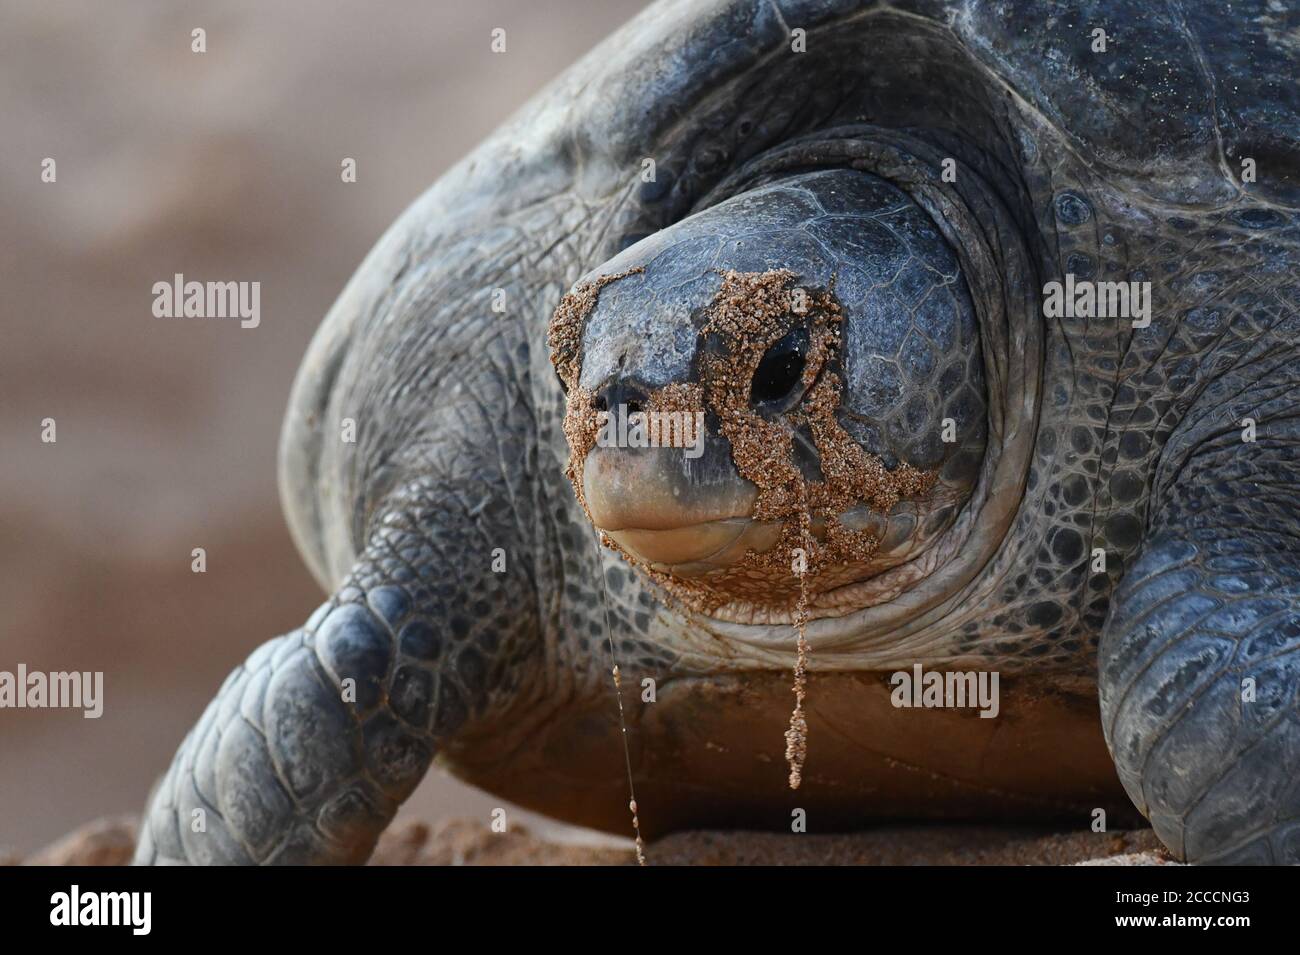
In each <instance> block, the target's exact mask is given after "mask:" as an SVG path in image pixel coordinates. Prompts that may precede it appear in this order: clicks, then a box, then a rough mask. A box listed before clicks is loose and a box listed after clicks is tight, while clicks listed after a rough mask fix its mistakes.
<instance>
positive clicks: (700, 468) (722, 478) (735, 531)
mask: <svg viewBox="0 0 1300 955" xmlns="http://www.w3.org/2000/svg"><path fill="white" fill-rule="evenodd" d="M707 443H708V444H714V445H716V444H724V445H725V442H717V441H710V442H707ZM723 450H724V453H723V454H722V455H720V456H718V455H711V454H708V453H706V454H705V455H704V457H703V458H702V459H701V462H702V463H700V464H698V465H697V464H695V463H693V462H689V461H688V460H687V459H685V458H684V456H683V454H682V451H681V449H678V448H638V449H633V448H604V447H595V448H592V450H591V452H590V453H589V454H588V455H587V459H586V462H585V464H584V466H583V475H582V486H583V494H584V496H585V497H586V500H587V510H588V512H589V513H590V514H591V520H592V523H594V524H595V525H596V527H597V528H599V529H600V530H602V531H604V532H605V533H606V534H608V535H609V536H610V537H611V538H612V539H613V540H614V541H615V542H616V543H617V544H618V545H619V546H620V547H622V548H623V549H624V550H625V551H627V552H628V553H629V554H631V555H632V556H634V557H636V558H637V559H638V560H641V561H644V562H645V563H646V564H647V565H648V566H649V567H650V568H651V569H652V570H658V571H661V572H664V573H668V574H672V575H673V576H677V577H698V576H700V575H701V574H706V573H709V572H710V571H715V570H723V569H725V568H727V567H730V566H731V565H733V564H735V563H736V562H738V561H739V560H740V559H741V558H743V557H744V556H745V554H746V552H748V551H750V550H754V551H758V552H760V553H761V552H763V551H767V550H770V549H771V548H772V547H774V546H775V545H776V543H777V541H778V540H779V539H780V536H781V525H780V524H779V523H767V522H761V521H755V520H753V519H752V518H751V517H750V514H751V511H752V509H753V506H754V500H755V498H756V497H757V489H756V488H755V487H754V485H753V484H751V483H750V482H749V481H746V480H745V479H744V478H742V477H741V476H740V475H739V474H738V473H737V472H736V470H735V466H734V465H733V464H732V463H731V459H730V456H729V455H726V454H725V448H724V449H723Z"/></svg>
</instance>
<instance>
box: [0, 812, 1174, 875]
mask: <svg viewBox="0 0 1300 955" xmlns="http://www.w3.org/2000/svg"><path fill="white" fill-rule="evenodd" d="M134 844H135V822H134V819H132V818H122V819H105V820H101V821H99V822H96V823H92V824H90V825H88V826H85V827H83V828H82V829H79V830H77V831H76V832H73V833H70V834H69V835H67V836H65V837H64V838H62V839H60V840H59V841H57V842H55V843H54V844H53V845H50V846H48V847H46V848H44V849H42V850H39V851H38V852H35V853H32V854H31V855H29V856H27V857H26V858H23V857H22V856H21V855H20V854H18V853H12V852H11V853H9V854H7V855H6V854H4V853H2V852H0V864H10V865H15V864H22V863H25V864H27V865H122V864H124V863H126V862H127V861H129V859H130V857H131V850H132V848H133V846H134ZM646 857H647V862H648V864H650V865H710V866H730V865H1168V864H1171V863H1170V860H1169V857H1168V855H1167V854H1166V853H1165V852H1164V850H1163V849H1161V848H1160V844H1159V842H1158V841H1157V840H1156V837H1155V834H1154V833H1153V832H1151V831H1150V830H1149V829H1142V830H1134V831H1129V832H1109V833H1042V832H1034V831H1030V830H1023V829H1012V828H1001V827H990V826H927V827H888V828H881V829H877V830H873V831H870V832H861V833H852V834H840V835H816V834H803V835H782V834H779V833H758V832H684V833H677V834H675V835H671V836H667V837H665V838H663V839H661V840H659V841H658V842H655V843H653V844H651V845H650V846H649V848H648V850H647V853H646ZM635 863H636V858H635V855H634V853H633V851H632V848H631V846H630V845H620V844H618V843H616V842H614V841H612V840H608V841H607V842H606V844H604V845H572V844H569V845H565V844H558V843H555V842H550V841H547V840H544V839H541V838H538V837H537V836H534V835H533V834H531V833H530V832H529V831H528V830H527V828H526V827H524V826H519V825H515V826H514V827H513V828H512V829H510V830H509V831H507V832H503V833H499V832H493V831H491V829H490V828H489V827H488V825H487V824H485V823H483V822H481V821H477V820H472V819H463V818H461V819H444V820H443V821H441V822H439V823H437V824H435V825H430V824H428V823H425V822H419V821H408V822H404V823H401V824H399V825H395V826H394V827H393V828H392V829H391V830H389V831H388V832H386V833H385V834H384V836H383V837H382V839H381V840H380V843H379V846H378V848H377V849H376V850H375V855H374V858H373V859H371V865H634V864H635Z"/></svg>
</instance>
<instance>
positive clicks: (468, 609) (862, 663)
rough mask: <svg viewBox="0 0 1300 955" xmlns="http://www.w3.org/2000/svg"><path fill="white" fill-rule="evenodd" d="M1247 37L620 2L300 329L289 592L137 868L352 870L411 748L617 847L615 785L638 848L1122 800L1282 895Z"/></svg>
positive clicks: (1269, 429)
mask: <svg viewBox="0 0 1300 955" xmlns="http://www.w3.org/2000/svg"><path fill="white" fill-rule="evenodd" d="M1286 7H1287V5H1285V4H1280V3H1274V2H1262V0H1261V2H1242V3H1237V4H1234V5H1233V6H1232V8H1231V10H1228V9H1227V8H1221V7H1220V6H1218V5H1213V4H1193V3H1176V2H1170V3H1168V4H1148V3H1140V2H1137V0H1093V2H1085V0H1079V2H1023V3H1019V2H996V3H995V2H983V0H979V2H977V0H966V2H961V0H952V2H945V0H898V2H895V3H892V4H889V5H882V4H876V3H869V4H861V5H859V4H857V3H854V2H852V0H838V2H826V0H714V2H675V0H670V2H664V3H660V4H657V5H655V6H652V7H650V8H649V9H647V10H646V11H645V12H644V13H643V14H641V15H640V16H639V17H637V18H636V19H635V20H633V21H632V22H631V23H629V24H628V25H627V26H626V27H624V28H623V29H622V30H621V31H619V32H618V33H617V34H616V35H614V36H613V37H612V38H610V39H609V40H608V41H606V42H605V43H604V44H603V45H602V46H600V47H598V48H597V49H596V50H595V51H594V52H592V53H591V54H590V55H589V56H587V57H586V58H585V59H583V60H582V61H581V62H580V63H578V64H577V65H576V66H574V67H573V68H572V69H571V70H569V71H568V72H567V73H565V74H564V75H563V76H562V77H561V78H560V79H559V80H557V81H556V82H555V83H554V84H553V85H551V86H550V87H549V88H548V89H547V90H545V91H544V92H542V93H541V94H539V95H538V97H537V98H536V99H535V100H533V102H532V103H531V104H529V105H528V106H527V107H525V108H524V109H523V110H522V112H521V113H520V114H519V115H518V116H516V117H515V118H514V119H513V120H512V121H510V122H509V123H507V124H506V125H505V126H504V127H503V128H502V129H501V130H500V131H499V132H497V133H496V134H495V135H494V136H492V137H491V138H490V139H489V140H488V141H487V142H486V143H484V144H483V145H482V146H480V147H479V148H478V149H477V151H475V152H474V153H473V154H472V155H471V156H470V157H469V158H467V159H466V160H465V161H463V162H462V163H460V164H459V165H458V166H457V167H455V168H454V169H453V170H452V171H451V172H449V173H448V174H447V175H446V176H444V177H443V178H442V179H441V180H440V181H439V182H438V183H437V184H436V185H434V186H433V187H432V189H431V190H430V191H429V192H428V193H427V194H426V195H424V197H423V198H421V199H420V200H419V201H418V202H416V203H415V205H414V206H413V207H412V208H411V209H410V210H409V211H408V212H407V213H406V214H405V215H404V216H403V217H402V218H401V219H400V220H399V221H398V222H397V223H396V224H395V225H394V226H393V227H392V228H391V229H390V231H389V232H388V234H387V235H386V236H385V237H384V238H383V239H382V240H381V241H380V243H379V244H378V246H377V247H376V248H375V249H374V251H373V252H372V253H371V254H370V255H369V257H368V258H367V259H366V261H365V262H364V264H363V265H362V266H361V268H360V270H359V271H358V272H357V274H356V276H355V277H354V278H353V279H352V281H351V282H350V284H349V285H348V286H347V288H346V289H345V290H344V292H343V293H342V296H341V297H340V299H339V301H338V302H337V304H336V305H335V306H334V308H333V309H332V311H331V312H330V313H329V315H328V316H327V317H326V319H325V321H324V323H323V324H322V326H321V328H320V330H319V332H318V333H317V335H316V338H315V340H314V341H313V343H312V345H311V347H310V350H309V352H308V354H307V356H306V359H305V361H304V363H303V366H302V369H301V370H300V372H299V374H298V378H297V381H296V384H295V386H294V389H293V394H292V398H291V400H290V405H289V409H288V414H287V419H286V422H285V427H284V438H283V444H282V448H281V468H280V476H281V488H282V492H283V499H284V503H285V508H286V511H287V514H288V519H289V524H290V526H291V528H292V530H293V533H294V535H295V538H296V540H297V542H298V545H299V547H300V549H301V550H302V552H303V554H304V555H305V557H306V559H307V561H308V562H309V564H310V565H311V568H312V570H313V571H314V573H315V575H316V576H317V578H318V579H319V580H320V581H321V583H322V584H323V585H324V586H325V587H326V589H327V591H328V592H330V593H332V596H331V597H330V598H329V600H328V601H327V602H326V603H325V604H324V605H323V606H321V607H320V609H318V610H317V611H316V612H315V613H314V614H312V615H311V617H310V618H309V619H308V620H307V622H306V623H305V624H304V625H303V627H302V628H301V629H299V630H296V631H294V632H293V633H290V634H288V635H286V636H282V637H279V638H277V639H274V640H272V641H270V642H269V643H266V644H264V645H263V646H261V647H260V648H259V649H257V650H256V651H255V652H254V653H253V654H252V655H251V656H250V657H249V658H248V660H247V661H246V662H245V663H244V664H243V665H242V666H240V667H238V668H237V669H236V670H235V672H234V673H233V674H232V675H231V676H230V678H229V679H228V680H227V681H226V683H225V685H224V686H223V687H222V688H221V691H220V693H219V694H218V696H217V698H216V699H215V700H214V701H213V703H212V704H211V705H210V706H209V707H208V709H207V711H206V713H205V714H204V715H203V717H202V718H201V720H200V721H199V723H198V724H197V726H196V727H195V728H194V729H193V730H192V731H191V733H190V734H189V736H188V737H187V738H186V739H185V741H184V742H183V743H182V745H181V747H180V750H179V752H178V754H177V756H176V758H175V761H174V762H173V764H172V767H171V769H170V771H169V772H168V773H167V775H166V777H165V778H164V779H163V781H162V782H161V784H160V785H159V787H158V788H157V789H156V791H155V793H154V795H153V796H152V799H151V801H150V805H149V807H148V810H147V815H146V819H145V823H144V825H143V828H142V833H141V839H140V844H139V849H138V854H137V859H138V860H139V861H142V862H151V861H189V862H257V863H296V862H310V863H323V862H359V861H361V860H364V859H365V858H366V857H367V856H368V854H369V853H370V851H371V849H372V848H373V846H374V844H375V841H376V839H377V838H378V836H379V834H380V832H381V831H382V830H383V828H384V827H385V825H386V824H387V823H388V822H389V821H390V820H391V819H392V817H393V814H394V813H395V811H396V810H397V807H398V806H399V804H400V803H401V802H402V801H403V800H404V799H405V798H406V797H407V796H408V795H409V794H410V793H411V791H412V790H413V789H414V788H415V786H416V784H417V783H418V782H419V780H420V778H421V777H422V776H423V774H424V773H425V771H426V769H427V767H428V766H429V764H430V762H431V760H432V759H434V758H435V757H437V758H439V759H440V761H442V762H443V763H444V764H445V765H446V766H448V767H449V768H450V769H452V770H453V771H454V772H455V773H456V774H458V775H459V776H460V777H462V778H464V779H466V780H469V781H470V782H473V783H475V784H477V785H479V786H482V787H483V788H485V789H487V790H489V791H491V792H493V793H497V794H499V795H500V796H501V797H503V798H504V799H508V800H512V801H513V802H515V803H518V804H521V805H523V806H528V807H532V808H535V809H538V810H540V811H542V812H545V813H549V814H550V815H552V816H555V817H559V818H562V819H567V820H572V821H575V822H581V823H585V824H587V825H592V826H598V827H602V828H605V829H608V830H612V831H616V832H625V833H629V834H630V833H631V819H630V818H629V797H630V795H631V793H630V788H629V784H631V788H634V790H635V803H634V807H633V811H634V813H635V815H636V817H637V822H638V823H639V825H640V828H641V830H642V831H643V832H645V833H646V835H647V836H653V835H655V834H657V833H663V832H666V831H669V830H673V829H680V828H684V827H694V826H704V825H714V826H716V825H727V826H744V827H753V826H760V827H777V828H782V827H790V826H791V825H792V818H793V819H794V820H796V822H795V823H794V825H795V827H796V828H798V827H799V824H798V821H797V820H800V819H802V820H803V823H804V824H805V825H806V826H807V827H808V828H809V829H812V830H816V829H821V830H823V831H824V830H827V829H831V828H837V827H845V826H854V825H859V826H860V825H863V824H867V823H869V822H871V821H873V820H880V819H886V818H910V819H927V818H929V819H934V818H1001V819H1013V820H1018V821H1023V820H1028V819H1047V818H1055V819H1058V820H1064V821H1065V823H1066V824H1067V825H1073V826H1077V827H1079V828H1086V827H1092V828H1100V822H1099V821H1100V820H1101V819H1102V818H1103V816H1102V812H1101V811H1105V810H1109V811H1110V813H1111V815H1110V817H1109V818H1110V819H1111V820H1114V819H1115V818H1116V816H1115V813H1116V812H1122V811H1124V810H1125V807H1127V810H1128V811H1130V812H1131V811H1132V805H1130V803H1129V800H1130V799H1131V803H1132V804H1133V805H1136V807H1137V809H1138V810H1140V811H1141V812H1142V813H1143V814H1145V815H1146V817H1147V818H1148V819H1149V820H1150V821H1151V824H1152V825H1153V826H1154V828H1155V830H1156V832H1157V833H1158V835H1159V836H1160V838H1161V839H1162V840H1163V841H1164V842H1165V844H1166V845H1167V846H1168V847H1169V849H1170V851H1171V852H1172V853H1173V854H1174V855H1175V856H1177V857H1178V858H1180V859H1188V860H1193V861H1212V860H1219V861H1238V862H1253V861H1270V860H1271V861H1292V862H1294V861H1300V713H1298V712H1297V702H1296V695H1297V685H1298V683H1300V677H1298V672H1297V671H1298V670H1300V470H1297V464H1296V456H1297V453H1296V448H1297V447H1298V446H1300V444H1298V442H1300V420H1298V419H1297V416H1296V408H1297V402H1298V401H1300V392H1298V391H1297V384H1298V383H1300V371H1298V370H1297V369H1300V364H1297V341H1300V321H1297V317H1296V313H1295V308H1294V306H1295V302H1296V300H1297V287H1296V268H1297V264H1300V225H1298V222H1297V218H1296V209H1297V204H1300V153H1298V152H1297V139H1298V137H1300V98H1298V97H1297V93H1296V89H1295V77H1296V76H1297V74H1298V72H1300V42H1298V41H1297V40H1296V37H1297V36H1300V17H1298V16H1297V14H1296V12H1295V11H1294V10H1291V9H1286ZM1144 303H1145V304H1144ZM602 412H603V414H602ZM697 414H702V415H703V418H702V420H703V422H704V424H703V432H702V436H701V435H697V434H695V433H694V432H693V431H692V430H691V429H692V427H693V425H694V423H695V422H697V421H699V420H701V419H699V418H697V417H696V415H697ZM611 420H613V421H616V422H618V424H617V425H616V426H614V427H612V428H610V427H609V425H608V422H609V421H611ZM653 422H659V423H660V424H661V425H662V426H663V427H664V428H667V429H668V430H667V431H664V432H662V433H660V434H659V437H660V438H661V439H662V438H663V437H664V435H665V434H666V435H667V438H668V440H660V442H659V443H660V444H661V445H663V446H659V447H646V448H641V447H637V446H636V445H637V444H638V440H637V438H636V437H633V435H636V436H639V438H641V439H645V437H646V435H647V434H648V433H649V432H648V431H647V427H648V425H649V424H650V423H653ZM670 426H671V427H670ZM349 428H353V429H355V440H349V439H348V438H349ZM674 428H675V429H676V430H673V429H674ZM620 445H622V446H620ZM804 620H806V627H805V628H804V632H805V633H806V640H801V637H800V627H799V624H800V623H801V622H803V621H804ZM805 671H806V672H805ZM792 673H793V675H792ZM936 673H937V674H938V679H939V680H941V681H944V684H945V686H944V689H943V692H938V693H936V694H933V695H931V694H930V693H929V690H930V689H931V688H932V686H933V679H934V674H936ZM953 674H955V675H956V676H957V677H959V679H956V680H953V679H952V678H951V676H952V675H953ZM994 675H995V676H996V677H997V678H998V680H999V682H997V683H990V682H989V681H985V678H986V677H991V676H994ZM968 679H969V682H964V681H967V680H968ZM912 681H915V685H913V683H912ZM792 683H797V684H798V688H799V691H800V693H802V694H804V702H803V704H802V706H801V708H800V712H799V713H797V714H796V715H795V717H794V719H793V720H792V718H791V711H792V707H793V704H794V702H795V701H794V697H793V695H792ZM990 685H991V686H992V688H993V689H995V690H996V691H997V694H996V699H995V700H985V701H984V702H986V703H989V705H986V706H981V707H976V706H974V705H972V703H973V701H972V700H971V699H966V700H965V705H964V706H963V705H961V704H962V702H963V701H962V699H961V698H960V697H958V696H956V695H955V691H956V689H962V688H965V689H968V690H970V691H971V692H975V691H976V688H977V687H979V688H984V689H987V688H988V687H989V686H990ZM950 688H954V689H953V694H947V690H948V689H950ZM935 703H938V704H941V705H937V706H936V705H934V704H935ZM918 704H919V705H918ZM943 704H951V705H943ZM986 717H987V718H986ZM787 727H789V729H787ZM787 756H788V757H789V762H790V764H791V766H790V767H788V766H787V760H786V758H785V757H787ZM792 775H793V776H794V777H795V778H793V779H791V778H790V776H792ZM790 783H798V784H799V787H798V789H791V788H790ZM1126 793H1127V796H1128V797H1129V798H1128V799H1126V798H1125V794H1126Z"/></svg>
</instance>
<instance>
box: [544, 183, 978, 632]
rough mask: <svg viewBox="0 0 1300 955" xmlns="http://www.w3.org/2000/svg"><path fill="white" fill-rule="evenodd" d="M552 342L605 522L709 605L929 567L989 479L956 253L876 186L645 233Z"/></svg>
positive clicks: (729, 205) (908, 207) (971, 314)
mask: <svg viewBox="0 0 1300 955" xmlns="http://www.w3.org/2000/svg"><path fill="white" fill-rule="evenodd" d="M550 344H551V349H552V355H551V357H552V362H553V364H554V365H555V368H556V370H557V373H558V374H559V376H560V379H561V382H562V384H563V386H564V388H565V391H566V394H567V414H566V418H565V433H566V435H567V437H568V440H569V446H570V467H569V475H570V478H571V479H572V481H573V483H574V487H575V490H576V492H577V494H578V497H579V499H580V500H581V501H582V502H583V504H584V506H585V508H586V511H587V514H588V516H589V518H590V519H591V522H592V524H593V525H594V526H595V527H596V528H597V529H598V530H600V531H601V532H602V534H603V535H604V539H605V540H606V542H607V543H611V544H613V545H614V546H616V547H617V548H618V549H619V550H621V551H622V552H623V554H624V555H625V556H626V557H628V558H629V559H630V560H632V561H633V562H634V563H636V564H638V565H639V566H641V567H642V568H643V569H645V570H646V571H647V572H649V573H650V574H652V575H656V576H658V577H659V578H660V580H661V582H663V583H665V584H666V585H668V586H669V587H671V588H672V589H673V590H675V591H676V592H677V593H679V594H680V595H683V596H685V597H687V598H688V599H693V600H696V601H698V602H701V603H703V604H705V605H707V606H709V607H717V606H719V605H722V604H728V603H734V602H737V601H740V602H745V603H749V604H753V605H788V604H789V603H790V602H791V601H792V600H793V598H794V597H795V596H796V595H797V594H798V593H799V590H800V587H801V581H800V578H801V577H802V578H803V581H802V586H804V587H811V589H812V590H814V591H815V592H817V593H818V594H822V595H826V594H830V593H833V592H834V591H836V590H837V589H840V588H844V587H846V586H847V585H851V584H857V583H860V582H863V581H869V580H872V579H874V578H877V577H879V576H880V575H881V574H883V573H885V572H886V571H889V570H890V569H892V568H897V567H899V566H900V565H903V564H905V563H908V562H913V561H917V560H919V559H921V557H922V555H923V554H925V553H926V552H927V551H928V550H930V548H931V546H932V545H933V544H934V542H935V541H936V540H938V539H939V538H940V537H941V536H942V535H943V533H944V531H945V530H947V529H948V528H949V527H950V526H951V525H952V523H953V521H954V519H955V517H956V516H957V514H958V512H959V511H960V509H961V507H962V505H963V504H964V503H965V501H966V499H967V498H968V497H969V495H970V492H971V489H972V487H973V486H974V483H975V481H976V478H977V476H978V472H979V470H980V465H981V460H982V457H983V453H984V443H985V434H986V397H985V391H984V378H983V374H984V373H983V364H982V359H981V353H980V346H979V333H978V329H977V324H976V318H975V310H974V307H973V305H972V302H971V297H970V294H969V291H968V290H967V288H966V284H965V280H964V278H963V274H962V269H961V267H960V265H959V263H958V259H957V256H956V255H955V254H954V252H953V250H952V249H951V247H950V246H949V245H948V243H947V242H946V241H945V239H944V237H943V236H942V234H941V233H940V231H939V230H938V229H937V228H936V226H935V224H934V223H933V221H932V220H931V219H930V218H929V217H928V216H927V214H926V213H925V212H924V211H923V210H922V209H921V208H920V207H919V206H918V205H917V204H916V203H915V202H913V201H912V200H911V199H910V198H909V197H908V196H907V195H906V194H904V193H903V192H902V191H900V190H899V189H898V188H896V187H895V186H893V185H891V184H889V183H887V182H886V181H884V180H883V179H880V178H877V177H876V176H873V175H870V174H867V173H864V172H858V171H854V170H832V171H823V172H814V173H803V174H796V175H792V176H788V177H784V178H778V179H776V180H775V181H771V182H767V183H761V184H757V185H755V186H754V187H753V188H750V189H747V190H745V191H742V192H739V193H738V194H735V195H732V196H730V197H728V198H724V199H721V200H720V201H718V202H716V203H715V204H712V205H709V206H707V207H706V208H703V209H702V210H700V211H698V212H696V213H695V214H694V215H692V216H690V217H688V218H686V219H683V220H682V221H681V222H679V223H677V224H676V225H674V226H672V227H671V228H668V229H665V230H663V231H661V232H659V233H656V234H654V235H652V236H650V237H648V238H645V239H642V240H641V241H639V242H637V243H636V244H634V245H632V246H630V247H629V248H627V249H625V250H624V251H623V252H622V253H620V254H619V255H617V256H616V257H615V258H613V259H612V260H610V261H609V262H607V263H605V264H604V265H603V266H601V267H600V268H599V269H597V270H596V271H595V272H593V273H592V274H591V275H589V276H588V277H587V278H585V279H584V280H583V281H581V282H579V283H578V284H577V285H576V286H575V287H574V289H573V290H572V291H571V292H570V293H569V294H568V295H567V296H565V298H564V300H563V301H562V302H561V304H560V306H559V308H558V309H557V311H556V313H555V317H554V318H553V320H552V324H551V334H550ZM855 599H860V597H859V598H855Z"/></svg>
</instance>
